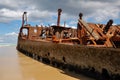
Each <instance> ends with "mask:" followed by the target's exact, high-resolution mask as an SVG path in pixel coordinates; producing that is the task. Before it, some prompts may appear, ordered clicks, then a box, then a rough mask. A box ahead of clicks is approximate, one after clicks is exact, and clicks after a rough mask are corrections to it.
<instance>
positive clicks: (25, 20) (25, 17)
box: [22, 12, 27, 27]
mask: <svg viewBox="0 0 120 80" xmlns="http://www.w3.org/2000/svg"><path fill="white" fill-rule="evenodd" d="M25 22H26V24H27V12H24V13H23V16H22V27H23V26H24V24H25Z"/></svg>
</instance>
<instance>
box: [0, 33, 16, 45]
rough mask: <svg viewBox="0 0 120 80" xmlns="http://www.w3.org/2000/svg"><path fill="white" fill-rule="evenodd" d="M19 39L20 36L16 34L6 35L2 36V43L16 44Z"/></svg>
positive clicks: (0, 38) (0, 40)
mask: <svg viewBox="0 0 120 80" xmlns="http://www.w3.org/2000/svg"><path fill="white" fill-rule="evenodd" d="M17 38H18V34H17V33H15V32H11V33H6V34H4V35H1V37H0V43H16V42H17Z"/></svg>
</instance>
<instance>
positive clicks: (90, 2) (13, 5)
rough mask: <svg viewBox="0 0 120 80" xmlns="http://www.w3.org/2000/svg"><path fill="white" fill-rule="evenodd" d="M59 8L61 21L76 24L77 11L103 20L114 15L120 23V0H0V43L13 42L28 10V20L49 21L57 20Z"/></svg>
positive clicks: (94, 20)
mask: <svg viewBox="0 0 120 80" xmlns="http://www.w3.org/2000/svg"><path fill="white" fill-rule="evenodd" d="M58 8H61V9H62V14H61V25H63V24H64V21H65V22H66V26H70V27H76V25H77V21H78V18H79V17H78V15H79V13H80V12H81V13H83V20H84V21H86V22H92V23H102V24H106V23H107V22H108V20H109V19H113V21H114V24H120V9H119V8H120V0H1V1H0V43H16V42H17V36H18V33H19V29H20V27H21V19H22V14H23V12H24V11H26V12H27V16H28V23H29V24H31V25H33V26H35V25H44V26H48V25H52V24H56V22H57V9H58Z"/></svg>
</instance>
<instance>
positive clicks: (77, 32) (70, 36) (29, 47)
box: [17, 9, 120, 80]
mask: <svg viewBox="0 0 120 80" xmlns="http://www.w3.org/2000/svg"><path fill="white" fill-rule="evenodd" d="M61 12H62V9H58V19H57V25H52V26H48V27H46V26H43V25H41V26H31V25H30V24H28V23H27V12H24V13H23V16H22V26H21V28H20V32H19V36H18V43H17V50H18V51H20V52H22V53H24V54H26V55H27V56H30V57H32V58H34V59H36V60H38V61H41V62H44V63H47V64H50V65H52V66H56V67H61V68H63V69H69V70H70V71H75V72H76V73H82V74H85V75H87V76H90V77H93V78H96V79H97V80H120V25H112V24H113V20H112V19H111V20H109V21H108V22H107V24H95V23H87V22H85V21H84V20H83V19H82V16H83V14H82V13H80V14H79V19H78V23H77V29H74V28H71V27H66V26H61V25H60V16H61ZM24 30H26V31H27V33H24Z"/></svg>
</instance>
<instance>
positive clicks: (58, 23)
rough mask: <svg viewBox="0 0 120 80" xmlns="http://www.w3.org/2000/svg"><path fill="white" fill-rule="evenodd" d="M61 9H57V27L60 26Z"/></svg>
mask: <svg viewBox="0 0 120 80" xmlns="http://www.w3.org/2000/svg"><path fill="white" fill-rule="evenodd" d="M61 12H62V9H58V19H57V26H60V15H61Z"/></svg>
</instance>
